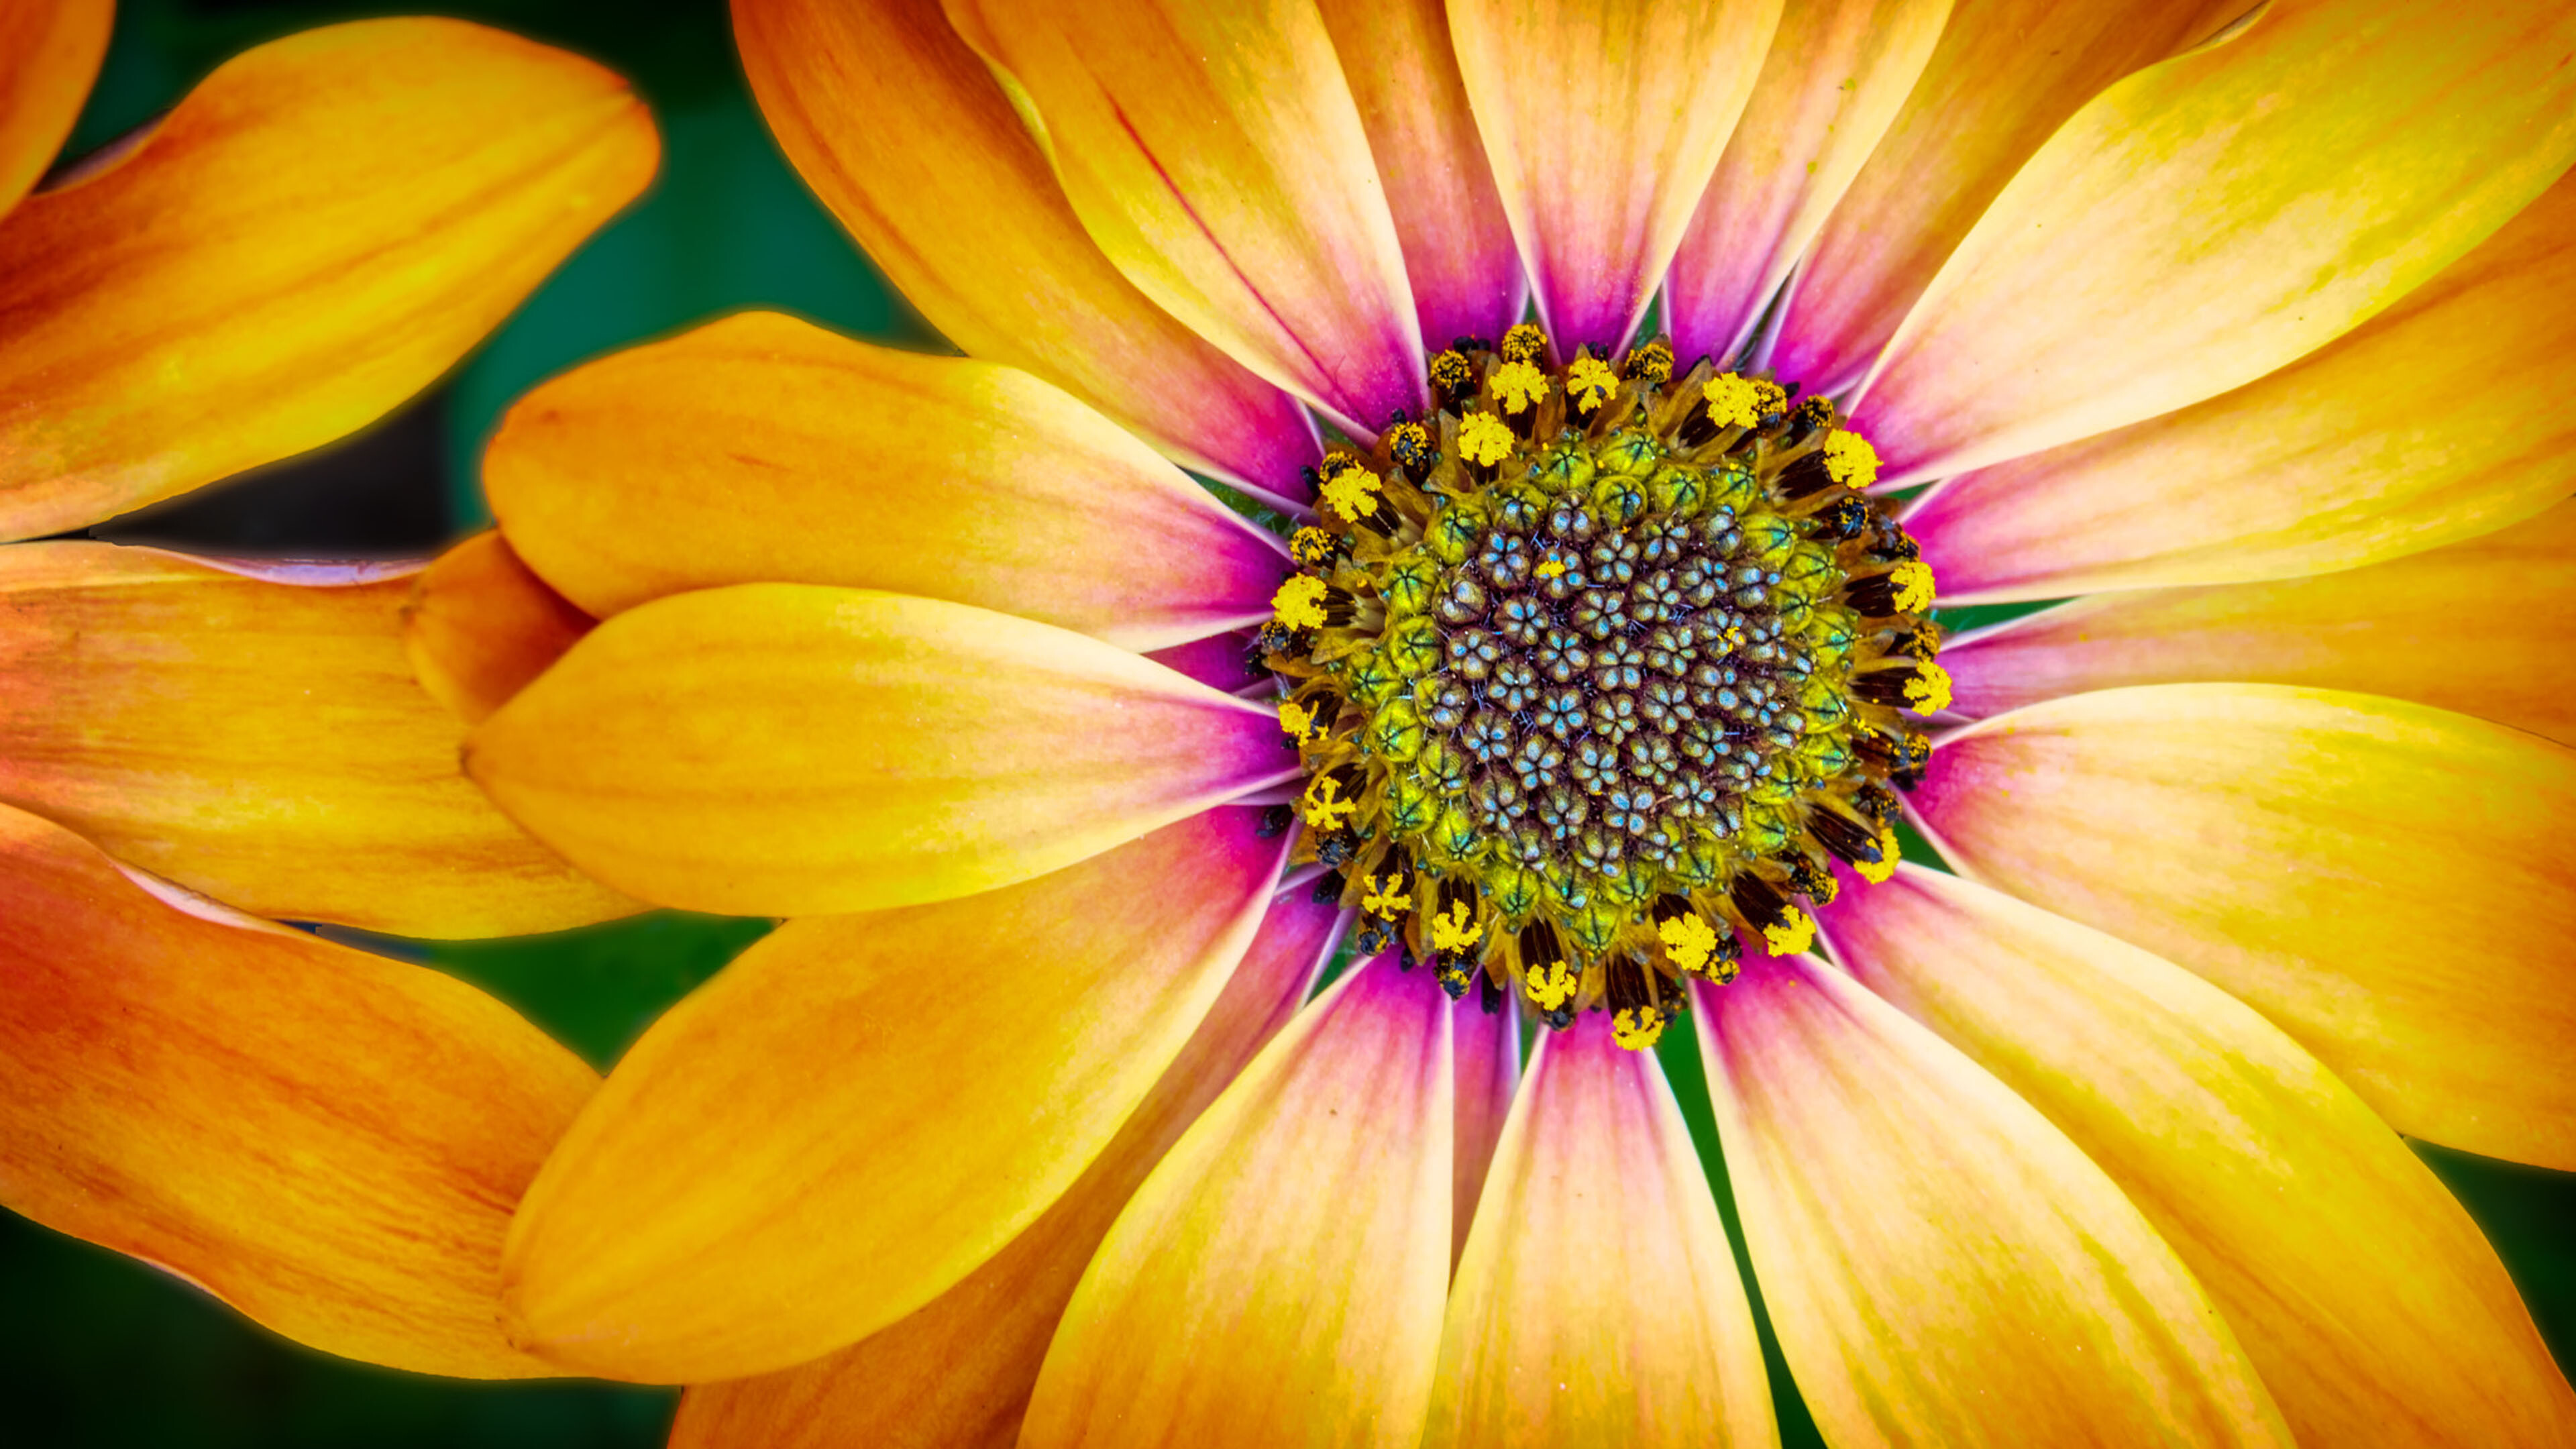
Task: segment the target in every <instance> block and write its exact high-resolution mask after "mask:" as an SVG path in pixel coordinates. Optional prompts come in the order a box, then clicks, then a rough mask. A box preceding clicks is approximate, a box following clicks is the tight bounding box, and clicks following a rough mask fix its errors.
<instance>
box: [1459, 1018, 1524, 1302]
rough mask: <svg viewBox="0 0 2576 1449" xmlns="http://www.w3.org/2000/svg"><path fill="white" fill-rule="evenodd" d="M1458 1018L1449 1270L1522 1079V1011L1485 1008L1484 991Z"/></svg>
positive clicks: (1464, 1245) (1463, 1244) (1472, 1218)
mask: <svg viewBox="0 0 2576 1449" xmlns="http://www.w3.org/2000/svg"><path fill="white" fill-rule="evenodd" d="M1449 1014H1450V1015H1451V1016H1453V1017H1455V1018H1456V1021H1455V1022H1454V1023H1453V1025H1452V1027H1451V1030H1450V1037H1451V1041H1452V1043H1453V1047H1452V1052H1451V1059H1452V1061H1453V1063H1454V1064H1455V1066H1456V1068H1457V1078H1458V1085H1457V1094H1458V1123H1457V1126H1456V1128H1455V1130H1454V1132H1453V1135H1452V1139H1451V1140H1452V1143H1453V1145H1454V1147H1455V1150H1454V1151H1453V1152H1452V1153H1451V1155H1450V1163H1451V1171H1450V1174H1449V1219H1450V1228H1449V1270H1450V1271H1451V1272H1452V1273H1455V1272H1456V1271H1457V1270H1458V1256H1459V1255H1460V1254H1461V1253H1464V1252H1466V1251H1467V1230H1468V1228H1470V1227H1472V1226H1473V1225H1474V1224H1475V1221H1476V1201H1477V1199H1478V1198H1480V1197H1481V1196H1483V1194H1484V1191H1485V1177H1486V1174H1487V1173H1488V1171H1489V1170H1490V1169H1491V1168H1492V1166H1493V1161H1494V1144H1495V1143H1497V1142H1500V1141H1501V1140H1502V1137H1503V1123H1504V1122H1505V1121H1506V1120H1508V1119H1509V1118H1510V1116H1511V1111H1512V1095H1513V1093H1514V1092H1516V1091H1517V1090H1518V1089H1519V1087H1520V1081H1521V1022H1520V1013H1519V1012H1518V1011H1516V1010H1513V1009H1511V1008H1510V1007H1509V1005H1508V1003H1506V1007H1505V1009H1504V1010H1501V1011H1493V1012H1489V1011H1487V1010H1485V1004H1484V1000H1483V993H1481V992H1469V993H1468V994H1467V995H1465V996H1462V997H1460V998H1459V999H1458V1004H1457V1005H1456V1006H1454V1007H1452V1008H1450V1013H1449Z"/></svg>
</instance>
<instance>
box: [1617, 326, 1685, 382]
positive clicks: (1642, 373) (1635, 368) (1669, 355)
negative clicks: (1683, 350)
mask: <svg viewBox="0 0 2576 1449" xmlns="http://www.w3.org/2000/svg"><path fill="white" fill-rule="evenodd" d="M1619 375H1620V376H1621V377H1624V378H1626V379H1628V380H1629V381H1631V382H1642V383H1644V384H1645V385H1646V386H1648V387H1662V386H1663V385H1664V384H1665V383H1668V382H1670V381H1672V380H1673V345H1672V344H1671V343H1669V342H1667V341H1665V340H1664V339H1662V338H1660V337H1658V338H1656V339H1654V340H1653V341H1651V342H1648V343H1647V344H1645V345H1644V346H1642V347H1632V348H1630V349H1628V355H1627V356H1626V357H1624V358H1622V359H1620V362H1619Z"/></svg>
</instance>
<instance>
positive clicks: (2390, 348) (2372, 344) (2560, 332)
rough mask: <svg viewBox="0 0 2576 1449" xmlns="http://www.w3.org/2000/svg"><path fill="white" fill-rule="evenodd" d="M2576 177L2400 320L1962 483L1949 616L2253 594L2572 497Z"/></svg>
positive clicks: (1956, 483) (1945, 515) (1917, 529)
mask: <svg viewBox="0 0 2576 1449" xmlns="http://www.w3.org/2000/svg"><path fill="white" fill-rule="evenodd" d="M2571 288H2576V179H2569V180H2561V181H2560V182H2559V183H2558V184H2557V185H2556V186H2553V187H2551V188H2550V189H2549V190H2548V191H2547V192H2546V193H2544V194H2543V195H2542V196H2541V198H2540V199H2539V200H2538V201H2535V202H2533V203H2532V204H2531V205H2530V206H2528V207H2525V208H2524V209H2523V211H2522V213H2521V214H2520V215H2518V216H2516V217H2515V218H2514V219H2513V220H2512V221H2510V222H2507V223H2506V224H2505V225H2504V228H2503V229H2502V230H2500V231H2498V232H2497V233H2496V234H2495V235H2494V236H2492V237H2489V238H2488V239H2487V240H2486V242H2485V243H2484V244H2482V245H2480V246H2479V247H2478V248H2477V249H2476V250H2474V251H2472V252H2470V253H2469V254H2468V255H2467V256H2464V257H2462V258H2460V259H2459V260H2458V261H2456V262H2453V263H2452V264H2451V265H2450V267H2449V268H2447V269H2446V270H2444V271H2443V273H2442V274H2441V275H2440V276H2438V277H2435V278H2434V279H2433V280H2432V281H2430V282H2427V283H2425V284H2424V285H2423V286H2421V287H2418V288H2416V289H2415V290H2414V291H2412V292H2410V293H2408V294H2407V295H2406V298H2405V300H2403V301H2401V302H2399V303H2398V304H2397V305H2396V306H2394V307H2391V308H2389V309H2388V310H2387V311H2386V312H2383V313H2381V314H2380V315H2379V316H2377V317H2374V318H2372V319H2371V320H2370V321H2368V322H2365V323H2363V324H2362V325H2361V326H2359V327H2357V328H2355V329H2353V330H2352V331H2350V332H2348V333H2346V334H2344V335H2343V336H2341V337H2339V338H2336V339H2335V340H2334V341H2333V342H2331V343H2329V344H2327V345H2326V346H2325V347H2323V348H2320V349H2319V350H2317V351H2316V352H2314V353H2311V354H2309V355H2308V356H2307V357H2304V358H2302V359H2300V360H2299V361H2297V362H2295V363H2292V364H2291V365H2289V366H2288V367H2285V368H2282V369H2281V370H2280V371H2278V372H2275V373H2272V374H2271V375H2270V376H2267V377H2263V378H2259V379H2257V380H2256V381H2254V382H2250V383H2248V384H2246V385H2245V386H2243V387H2240V388H2238V389H2236V390H2235V391H2233V392H2230V393H2227V394H2225V395H2223V396H2220V397H2214V398H2211V399H2209V400H2208V401H2207V402H2203V403H2199V404H2196V405H2194V406H2192V407H2188V408H2184V409H2183V410H2181V411H2180V412H2175V413H2168V414H2166V415H2165V416H2163V417H2160V418H2151V419H2149V420H2147V421H2145V422H2142V423H2136V424H2133V425H2131V426H2129V427H2126V428H2121V429H2119V430H2118V431H2116V432H2111V433H2105V434H2103V435H2102V436H2100V437H2096V438H2087V439H2085V440H2083V441H2081V442H2077V443H2070V444H2067V445H2066V446H2064V447H2060V448H2052V449H2050V450H2048V451H2047V452H2044V453H2037V454H2033V455H2031V456H2030V457H2026V458H2016V459H2014V460H2012V461H2011V462H2008V463H2003V464H1999V465H1997V466H1995V467H1992V468H1988V469H1984V470H1982V471H1979V472H1976V473H1971V474H1968V475H1967V476H1965V477H1961V478H1956V479H1953V480H1951V481H1950V482H1948V483H1945V484H1942V485H1940V486H1938V487H1936V488H1935V489H1933V491H1932V492H1931V493H1930V494H1928V495H1926V496H1925V497H1924V498H1923V500H1922V501H1921V503H1920V505H1919V506H1918V507H1916V508H1915V509H1914V510H1913V511H1912V512H1910V513H1908V514H1907V515H1906V519H1905V524H1906V528H1907V529H1908V530H1909V531H1910V532H1912V533H1913V534H1914V535H1915V536H1916V537H1917V538H1918V539H1920V540H1921V541H1922V544H1923V547H1924V550H1925V552H1926V553H1927V554H1929V555H1930V556H1931V557H1932V558H1933V560H1934V561H1935V562H1936V564H1937V565H1938V566H1939V568H1940V572H1941V599H1942V602H1944V603H1949V602H1953V601H1956V602H1960V603H1979V602H1993V601H1996V600H2003V599H2049V598H2062V597H2065V596H2066V595H2069V594H2077V593H2084V592H2087V591H2089V590H2093V589H2131V588H2139V587H2155V586H2162V585H2174V584H2216V583H2234V582H2237V581H2240V580H2245V579H2272V578H2289V577H2293V576H2296V575H2299V574H2309V573H2320V572H2324V571H2326V570H2329V569H2346V568H2351V567H2353V566H2355V565H2358V564H2367V563H2374V562H2377V561H2379V560H2381V559H2388V558H2395V557H2398V556H2399V555H2402V554H2407V553H2411V552H2414V551H2416V550H2419V549H2427V548H2433V547H2436V546H2438V545H2441V544H2445V543H2450V542H2454V541H2456V540H2459V539H2464V538H2471V537H2474V536H2476V535H2477V534H2480V533H2483V532H2485V531H2487V530H2488V529H2491V528H2494V527H2496V526H2497V525H2499V524H2504V523H2509V522H2512V521H2513V520H2515V519H2517V518H2523V517H2527V516H2529V515H2530V514H2532V513H2534V512H2536V511H2537V510H2539V509H2541V508H2545V507H2547V506H2548V505H2549V504H2551V503H2554V502H2556V501H2557V500H2559V499H2560V498H2563V497H2565V496H2566V494H2567V491H2568V483H2569V477H2568V469H2567V465H2566V461H2565V460H2566V458H2567V456H2568V454H2569V452H2570V451H2571V450H2576V421H2570V420H2569V419H2568V417H2567V415H2566V410H2565V409H2564V408H2562V407H2560V406H2559V400H2560V399H2561V398H2563V397H2565V396H2566V394H2567V391H2568V389H2569V386H2570V384H2571V383H2576V368H2571V367H2570V365H2569V363H2568V358H2569V357H2570V356H2571V355H2576V317H2571V316H2570V314H2569V311H2568V309H2567V308H2566V307H2564V306H2562V305H2561V301H2562V299H2563V298H2565V297H2566V296H2567V294H2568V292H2569V290H2570V289H2571Z"/></svg>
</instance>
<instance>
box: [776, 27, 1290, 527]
mask: <svg viewBox="0 0 2576 1449" xmlns="http://www.w3.org/2000/svg"><path fill="white" fill-rule="evenodd" d="M733 21H734V39H735V41H736V42H737V43H738V45H739V46H740V47H741V50H742V64H743V70H744V72H745V73H746V74H747V75H749V76H750V78H751V88H752V93H753V94H754V95H756V96H757V97H759V100H760V108H761V112H762V114H763V115H764V116H765V117H766V118H767V120H768V122H769V127H770V130H771V131H772V132H773V133H774V134H776V136H777V137H778V144H779V146H780V148H781V149H783V150H785V151H786V153H787V159H788V160H790V161H792V162H794V163H795V165H796V169H797V172H798V173H799V174H800V175H802V176H803V177H804V178H805V182H806V184H807V185H809V186H811V187H813V188H814V191H815V194H816V195H817V196H819V197H821V198H822V200H823V204H824V205H825V206H828V207H830V208H831V209H832V214H833V215H835V216H837V217H839V218H840V221H841V225H842V226H844V227H847V228H848V229H849V232H850V234H851V236H853V237H855V238H856V239H857V240H858V243H859V245H860V246H862V247H865V248H866V249H867V251H868V255H869V257H870V258H871V259H872V260H873V261H875V262H876V264H877V266H878V267H879V268H880V269H881V270H883V271H884V272H885V274H886V277H887V278H888V280H890V281H892V282H893V283H894V285H895V286H896V288H897V289H898V290H900V291H901V292H902V293H903V295H904V300H905V301H907V302H909V303H911V304H912V305H913V306H914V307H915V308H917V309H919V310H920V312H921V315H922V316H923V317H925V318H927V319H929V322H930V325H932V326H934V327H936V328H938V329H939V330H940V331H941V332H942V333H945V334H946V335H947V337H948V339H949V340H950V341H952V342H954V343H956V344H957V345H958V346H959V347H960V348H962V349H964V350H965V351H966V352H967V353H968V354H969V355H970V356H974V357H979V358H982V359H983V360H985V361H987V362H998V363H1003V364H1005V365H1008V366H1011V367H1017V368H1021V369H1023V370H1025V371H1028V372H1031V373H1035V374H1036V375H1037V376H1039V377H1042V378H1045V379H1046V380H1047V381H1049V382H1051V383H1054V384H1055V385H1056V386H1058V387H1061V388H1063V389H1064V390H1065V391H1067V392H1070V393H1072V394H1073V395H1074V396H1075V397H1078V398H1081V399H1082V400H1083V401H1085V402H1087V403H1089V404H1091V405H1092V406H1093V407H1096V408H1098V409H1100V410H1101V411H1102V412H1104V413H1106V414H1108V415H1109V416H1110V417H1112V418H1115V419H1117V420H1118V422H1119V424H1120V425H1121V426H1123V427H1125V428H1127V429H1128V430H1129V431H1131V432H1133V433H1135V434H1136V435H1137V436H1138V437H1140V438H1143V439H1145V440H1146V441H1147V442H1150V443H1152V444H1153V445H1154V446H1155V447H1156V448H1159V449H1161V450H1162V451H1163V453H1164V454H1165V455H1167V456H1169V457H1170V458H1172V459H1173V460H1174V461H1176V462H1179V463H1180V464H1182V465H1183V466H1185V467H1189V468H1195V469H1197V470H1198V471H1200V472H1202V473H1211V474H1214V475H1216V476H1218V477H1221V478H1225V479H1227V480H1229V481H1231V482H1234V483H1237V484H1240V485H1243V486H1246V487H1250V488H1255V489H1261V490H1264V491H1267V492H1269V493H1271V494H1273V495H1275V496H1278V497H1282V498H1292V499H1303V498H1304V497H1305V496H1306V489H1305V486H1304V484H1302V483H1301V482H1299V480H1298V477H1297V470H1298V469H1299V468H1301V467H1304V466H1305V465H1307V464H1309V463H1312V462H1314V461H1315V458H1316V455H1317V447H1316V441H1315V428H1314V424H1313V423H1312V422H1310V421H1308V419H1307V417H1306V412H1305V410H1304V409H1303V408H1300V407H1299V406H1297V404H1296V403H1295V402H1294V401H1292V400H1291V399H1290V398H1289V397H1288V396H1287V395H1286V394H1285V393H1282V392H1280V391H1279V390H1278V389H1277V388H1275V387H1272V386H1271V385H1270V384H1269V383H1266V382H1264V381H1262V380H1261V379H1260V378H1258V377H1255V376H1253V375H1252V374H1251V373H1250V372H1248V371H1246V370H1245V369H1244V368H1243V366H1242V365H1241V364H1240V363H1237V362H1235V361H1234V360H1233V359H1232V358H1230V357H1227V356H1226V355H1225V354H1224V353H1223V352H1220V351H1218V350H1217V349H1216V348H1215V347H1212V346H1210V345H1209V344H1208V343H1207V342H1205V341H1203V340H1202V339H1201V338H1200V337H1199V336H1198V334H1196V333H1194V332H1192V331H1190V329H1189V328H1188V327H1187V326H1185V325H1183V323H1182V322H1181V320H1180V319H1178V318H1176V317H1174V316H1172V314H1170V313H1168V312H1166V311H1164V310H1163V309H1162V308H1160V307H1157V306H1155V305H1154V304H1153V303H1152V302H1151V301H1148V300H1147V299H1146V297H1145V294H1144V293H1142V292H1140V291H1138V290H1136V286H1135V284H1134V283H1132V282H1130V281H1128V280H1127V279H1126V277H1124V276H1122V275H1121V274H1120V273H1119V271H1118V269H1117V268H1116V267H1114V266H1111V265H1110V263H1109V259H1108V258H1107V257H1105V256H1102V255H1101V253H1100V248H1099V247H1097V246H1095V245H1093V244H1092V241H1091V238H1090V236H1089V235H1088V234H1086V233H1085V232H1084V231H1083V229H1082V223H1081V221H1080V220H1078V219H1077V218H1076V217H1075V216H1074V214H1073V208H1072V207H1071V206H1069V205H1067V204H1066V202H1065V199H1064V193H1063V191H1062V190H1061V189H1060V188H1058V187H1057V185H1056V181H1055V176H1054V175H1053V173H1051V172H1050V171H1049V170H1048V169H1047V161H1046V158H1045V157H1044V156H1043V155H1041V154H1040V153H1039V151H1038V148H1037V145H1036V143H1035V142H1033V141H1032V140H1031V139H1030V138H1029V135H1028V133H1027V132H1026V131H1025V130H1023V129H1022V128H1021V125H1020V122H1019V118H1018V117H1017V116H1016V115H1014V114H1013V113H1012V110H1011V106H1010V103H1009V102H1007V101H1005V100H1004V99H1003V97H1002V92H1001V90H1000V88H998V87H997V86H996V85H995V84H994V83H993V76H992V74H991V73H990V72H989V71H987V70H986V69H985V66H984V63H983V62H982V61H981V60H978V59H977V58H976V56H975V53H974V52H973V51H971V50H969V49H967V48H966V44H965V42H963V41H961V40H959V39H958V38H957V36H956V34H955V32H953V31H951V30H950V29H949V28H948V21H947V18H946V17H945V16H943V15H942V14H941V13H940V10H939V0H878V3H871V4H866V5H847V4H839V3H834V0H736V3H735V5H734V7H733Z"/></svg>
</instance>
